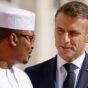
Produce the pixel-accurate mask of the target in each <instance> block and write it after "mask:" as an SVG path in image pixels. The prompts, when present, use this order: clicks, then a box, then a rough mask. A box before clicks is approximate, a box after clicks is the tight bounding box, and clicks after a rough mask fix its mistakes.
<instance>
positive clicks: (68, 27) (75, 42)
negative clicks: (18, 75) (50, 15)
mask: <svg viewBox="0 0 88 88" xmlns="http://www.w3.org/2000/svg"><path fill="white" fill-rule="evenodd" d="M87 42H88V6H87V5H86V4H84V3H81V2H78V1H72V2H68V3H66V4H64V5H63V6H62V7H60V8H59V9H58V10H57V12H56V15H55V44H56V48H57V51H58V54H57V55H56V56H55V57H54V58H51V59H50V60H48V61H46V62H44V63H40V64H38V65H36V66H32V67H28V68H26V69H25V72H26V73H27V74H28V76H29V77H30V79H31V81H32V83H33V85H34V88H88V55H87V53H86V52H85V44H86V43H87ZM70 79H71V80H70Z"/></svg>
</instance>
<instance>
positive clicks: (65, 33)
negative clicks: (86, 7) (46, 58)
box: [55, 13, 88, 62]
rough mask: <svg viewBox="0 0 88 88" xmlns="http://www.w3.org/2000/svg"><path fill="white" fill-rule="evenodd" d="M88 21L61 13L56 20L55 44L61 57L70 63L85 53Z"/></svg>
mask: <svg viewBox="0 0 88 88" xmlns="http://www.w3.org/2000/svg"><path fill="white" fill-rule="evenodd" d="M87 25H88V22H87V19H82V18H75V17H71V16H67V15H65V14H64V13H59V14H58V15H57V17H56V19H55V43H56V48H57V50H58V53H59V55H60V56H61V57H62V58H63V59H64V60H66V61H68V62H70V61H72V60H74V59H76V58H77V57H78V56H80V55H81V54H82V53H83V52H84V48H85V43H86V42H87V33H86V32H87V31H86V29H87Z"/></svg>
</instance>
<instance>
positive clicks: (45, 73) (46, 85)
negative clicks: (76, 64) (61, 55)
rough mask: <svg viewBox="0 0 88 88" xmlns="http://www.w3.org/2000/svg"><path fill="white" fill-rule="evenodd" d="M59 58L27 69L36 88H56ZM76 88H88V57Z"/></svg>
mask: <svg viewBox="0 0 88 88" xmlns="http://www.w3.org/2000/svg"><path fill="white" fill-rule="evenodd" d="M56 64H57V57H56V56H55V57H54V58H52V59H50V60H48V61H46V62H44V63H41V64H38V65H35V66H32V67H28V68H26V69H25V72H26V73H27V74H28V76H29V77H30V79H31V81H32V83H33V86H34V88H55V81H56ZM76 88H88V55H87V54H86V56H85V59H84V61H83V65H82V68H81V70H80V74H79V79H78V82H77V86H76Z"/></svg>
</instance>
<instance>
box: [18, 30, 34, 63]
mask: <svg viewBox="0 0 88 88" xmlns="http://www.w3.org/2000/svg"><path fill="white" fill-rule="evenodd" d="M33 47H34V32H33V31H26V32H25V33H23V34H21V35H20V41H19V45H18V51H17V52H18V60H19V62H21V63H24V64H26V63H27V62H28V60H29V58H30V56H31V52H32V50H33Z"/></svg>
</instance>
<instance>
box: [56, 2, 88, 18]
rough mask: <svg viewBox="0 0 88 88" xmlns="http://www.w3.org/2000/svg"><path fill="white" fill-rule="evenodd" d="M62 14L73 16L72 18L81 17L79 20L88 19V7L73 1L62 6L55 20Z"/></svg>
mask: <svg viewBox="0 0 88 88" xmlns="http://www.w3.org/2000/svg"><path fill="white" fill-rule="evenodd" d="M60 12H62V13H64V14H66V15H69V16H72V17H79V18H86V19H88V6H87V5H86V4H84V3H82V2H79V1H71V2H68V3H66V4H64V5H63V6H61V7H60V8H59V9H58V10H57V12H56V14H55V18H56V17H57V15H58V14H59V13H60Z"/></svg>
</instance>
